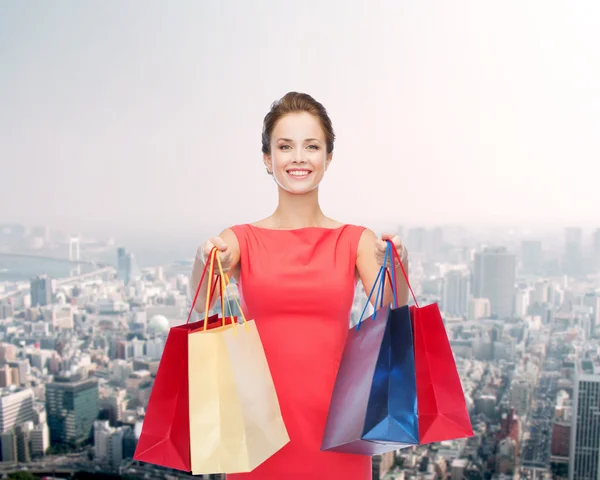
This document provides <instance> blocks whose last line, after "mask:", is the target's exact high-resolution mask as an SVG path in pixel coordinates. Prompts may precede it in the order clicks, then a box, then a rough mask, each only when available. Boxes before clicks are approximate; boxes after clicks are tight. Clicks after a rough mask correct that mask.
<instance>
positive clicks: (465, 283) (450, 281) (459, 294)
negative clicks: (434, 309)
mask: <svg viewBox="0 0 600 480" xmlns="http://www.w3.org/2000/svg"><path fill="white" fill-rule="evenodd" d="M470 295H471V278H470V275H469V273H468V272H463V271H460V270H452V271H450V272H448V273H446V275H444V284H443V286H442V309H443V311H444V313H446V314H449V315H455V316H458V317H467V315H468V313H469V297H470Z"/></svg>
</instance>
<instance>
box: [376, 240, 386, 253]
mask: <svg viewBox="0 0 600 480" xmlns="http://www.w3.org/2000/svg"><path fill="white" fill-rule="evenodd" d="M386 248H387V244H386V243H385V242H384V241H382V240H377V242H375V249H376V250H377V251H378V252H381V253H384V252H385V250H386Z"/></svg>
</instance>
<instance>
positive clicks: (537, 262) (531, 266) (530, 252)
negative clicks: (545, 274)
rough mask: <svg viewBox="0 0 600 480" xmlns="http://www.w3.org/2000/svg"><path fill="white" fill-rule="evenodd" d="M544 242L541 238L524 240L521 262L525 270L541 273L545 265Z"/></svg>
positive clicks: (531, 272) (526, 271)
mask: <svg viewBox="0 0 600 480" xmlns="http://www.w3.org/2000/svg"><path fill="white" fill-rule="evenodd" d="M543 260H544V259H543V251H542V242H540V241H539V240H523V241H522V242H521V262H522V265H523V271H524V272H525V273H530V274H539V273H540V272H541V270H542V265H543Z"/></svg>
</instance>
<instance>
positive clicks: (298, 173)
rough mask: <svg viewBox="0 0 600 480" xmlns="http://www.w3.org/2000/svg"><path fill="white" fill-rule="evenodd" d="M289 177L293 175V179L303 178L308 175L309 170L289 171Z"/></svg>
mask: <svg viewBox="0 0 600 480" xmlns="http://www.w3.org/2000/svg"><path fill="white" fill-rule="evenodd" d="M288 173H289V174H290V175H294V176H295V177H303V176H304V175H308V174H309V173H310V171H309V170H291V171H290V172H288Z"/></svg>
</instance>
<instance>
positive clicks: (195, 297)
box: [185, 247, 217, 324]
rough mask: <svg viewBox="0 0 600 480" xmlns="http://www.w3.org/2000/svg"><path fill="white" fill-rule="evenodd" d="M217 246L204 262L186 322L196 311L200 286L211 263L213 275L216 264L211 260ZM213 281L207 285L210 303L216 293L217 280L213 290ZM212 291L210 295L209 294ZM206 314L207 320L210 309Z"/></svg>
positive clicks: (211, 274)
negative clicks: (211, 286)
mask: <svg viewBox="0 0 600 480" xmlns="http://www.w3.org/2000/svg"><path fill="white" fill-rule="evenodd" d="M216 250H217V249H216V247H215V248H214V249H213V250H211V252H210V255H209V261H208V262H206V263H205V264H204V268H203V269H202V275H200V281H199V282H198V286H197V287H196V293H195V294H194V299H193V300H192V307H191V308H190V312H189V313H188V317H187V321H186V322H185V323H186V324H188V323H190V319H191V318H192V313H194V307H195V306H196V302H197V300H198V294H199V293H200V287H202V282H203V281H204V277H205V276H206V271H207V270H208V267H209V265H210V266H211V269H210V278H211V279H212V276H213V270H214V264H213V262H212V261H210V259H212V257H213V252H216ZM211 283H212V281H210V280H209V285H208V286H207V287H206V297H207V298H208V299H209V302H208V303H209V305H210V299H211V298H212V296H213V294H214V291H215V289H214V287H215V286H216V285H217V282H215V284H214V286H213V288H212V291H211V288H210V284H211ZM209 292H210V295H209ZM204 316H205V319H204V320H205V321H206V320H207V318H208V311H206V312H204Z"/></svg>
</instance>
